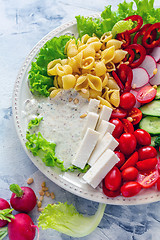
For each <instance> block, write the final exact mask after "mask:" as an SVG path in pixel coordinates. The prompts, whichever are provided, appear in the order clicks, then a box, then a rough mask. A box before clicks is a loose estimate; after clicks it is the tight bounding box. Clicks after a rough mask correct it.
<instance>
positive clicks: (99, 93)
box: [89, 89, 102, 98]
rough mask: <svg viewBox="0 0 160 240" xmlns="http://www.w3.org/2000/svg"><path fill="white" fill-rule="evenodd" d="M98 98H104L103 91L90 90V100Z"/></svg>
mask: <svg viewBox="0 0 160 240" xmlns="http://www.w3.org/2000/svg"><path fill="white" fill-rule="evenodd" d="M97 96H102V91H96V90H93V89H89V97H90V98H97Z"/></svg>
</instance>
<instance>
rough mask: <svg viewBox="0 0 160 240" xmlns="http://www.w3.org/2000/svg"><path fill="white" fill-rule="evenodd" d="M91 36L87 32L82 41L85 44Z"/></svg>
mask: <svg viewBox="0 0 160 240" xmlns="http://www.w3.org/2000/svg"><path fill="white" fill-rule="evenodd" d="M89 38H90V36H89V35H88V34H85V35H83V36H82V38H81V42H82V43H83V44H86V42H87V41H88V39H89Z"/></svg>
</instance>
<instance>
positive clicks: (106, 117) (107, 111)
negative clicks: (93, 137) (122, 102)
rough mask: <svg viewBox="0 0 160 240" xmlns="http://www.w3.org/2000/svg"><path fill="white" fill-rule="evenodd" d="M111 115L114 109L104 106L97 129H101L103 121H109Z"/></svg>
mask: <svg viewBox="0 0 160 240" xmlns="http://www.w3.org/2000/svg"><path fill="white" fill-rule="evenodd" d="M111 113H112V109H111V108H109V107H107V106H105V105H103V108H102V110H101V112H100V115H99V120H98V125H97V127H99V125H100V124H101V122H102V120H105V121H109V119H110V116H111Z"/></svg>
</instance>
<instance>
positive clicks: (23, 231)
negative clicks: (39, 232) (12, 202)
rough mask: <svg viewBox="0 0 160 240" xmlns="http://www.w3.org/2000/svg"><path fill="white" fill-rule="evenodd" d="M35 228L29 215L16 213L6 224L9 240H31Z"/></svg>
mask: <svg viewBox="0 0 160 240" xmlns="http://www.w3.org/2000/svg"><path fill="white" fill-rule="evenodd" d="M36 228H38V227H37V226H35V225H34V223H33V221H32V219H31V218H30V216H29V215H27V214H25V213H18V214H16V215H15V218H14V219H12V220H11V222H10V223H9V224H8V236H9V240H33V239H34V237H35V234H36Z"/></svg>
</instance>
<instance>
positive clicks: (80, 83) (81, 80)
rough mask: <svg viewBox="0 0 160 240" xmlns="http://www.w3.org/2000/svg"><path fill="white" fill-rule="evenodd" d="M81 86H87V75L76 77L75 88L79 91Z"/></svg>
mask: <svg viewBox="0 0 160 240" xmlns="http://www.w3.org/2000/svg"><path fill="white" fill-rule="evenodd" d="M83 88H88V80H87V76H84V75H82V76H80V77H79V78H77V82H76V85H75V90H76V91H79V90H81V89H83Z"/></svg>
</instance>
